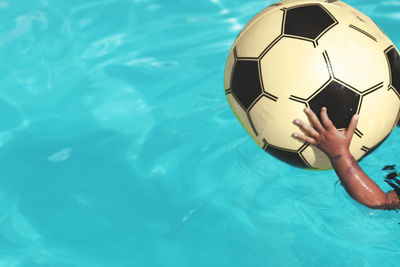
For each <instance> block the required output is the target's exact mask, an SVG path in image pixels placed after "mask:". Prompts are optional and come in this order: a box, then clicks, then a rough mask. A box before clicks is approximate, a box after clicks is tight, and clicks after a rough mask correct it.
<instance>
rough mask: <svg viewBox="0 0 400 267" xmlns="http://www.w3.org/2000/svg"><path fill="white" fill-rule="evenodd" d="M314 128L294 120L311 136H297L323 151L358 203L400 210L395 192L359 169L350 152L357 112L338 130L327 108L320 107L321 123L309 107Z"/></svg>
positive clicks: (308, 110) (399, 200) (308, 115)
mask: <svg viewBox="0 0 400 267" xmlns="http://www.w3.org/2000/svg"><path fill="white" fill-rule="evenodd" d="M305 111H306V114H307V117H308V118H309V119H310V121H311V122H312V125H313V126H312V127H311V126H309V125H307V124H306V123H304V122H303V121H301V120H295V121H294V123H295V124H296V125H298V126H299V127H300V128H301V129H303V130H304V131H305V132H306V133H307V134H308V136H306V135H303V134H299V133H295V134H294V136H295V137H296V138H298V139H301V140H303V141H306V142H308V143H310V144H313V145H315V146H317V147H318V148H320V149H321V150H322V151H324V152H325V153H326V154H327V155H328V157H329V159H330V161H331V163H332V166H333V168H334V169H335V172H336V174H337V175H338V177H339V179H340V181H341V183H342V185H343V187H344V188H345V189H346V191H347V192H348V193H349V195H350V196H351V197H352V198H353V199H355V200H356V201H358V202H359V203H361V204H363V205H365V206H367V207H370V208H373V209H398V208H400V199H399V196H398V195H397V194H396V193H395V191H389V192H387V193H385V192H383V191H382V189H380V188H379V186H378V185H377V184H376V183H375V182H374V181H372V180H371V178H369V177H368V176H367V175H366V174H365V173H364V171H363V170H362V169H361V168H360V166H359V165H358V163H357V161H356V160H355V159H354V157H353V156H352V155H351V154H350V150H349V146H350V142H351V138H352V136H353V134H354V130H355V129H356V126H357V121H358V115H354V116H353V118H352V120H351V122H350V124H349V126H348V128H347V129H346V130H345V131H339V130H337V129H336V128H335V126H334V125H333V123H332V122H331V121H330V119H329V117H328V114H327V111H326V108H322V110H321V119H322V124H321V122H320V121H319V119H318V117H317V116H316V115H315V113H314V112H313V111H312V110H311V109H308V108H307V109H306V110H305Z"/></svg>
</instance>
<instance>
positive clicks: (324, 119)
mask: <svg viewBox="0 0 400 267" xmlns="http://www.w3.org/2000/svg"><path fill="white" fill-rule="evenodd" d="M321 120H322V123H323V124H324V126H325V128H326V129H327V130H328V129H331V128H332V127H335V126H334V125H333V123H332V121H331V120H330V119H329V117H328V113H327V109H326V107H323V108H322V109H321Z"/></svg>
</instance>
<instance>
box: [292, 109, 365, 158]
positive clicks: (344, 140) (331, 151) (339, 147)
mask: <svg viewBox="0 0 400 267" xmlns="http://www.w3.org/2000/svg"><path fill="white" fill-rule="evenodd" d="M305 112H306V114H307V117H308V119H309V120H310V121H311V123H312V125H313V127H312V126H309V125H308V124H306V123H305V122H303V121H301V120H299V119H296V120H294V123H295V124H296V125H297V126H299V127H300V128H301V129H302V130H303V131H304V132H305V133H306V134H307V136H305V135H303V134H300V133H294V134H293V136H294V137H296V138H298V139H300V140H303V141H306V142H308V143H310V144H313V145H315V146H317V147H318V148H320V149H321V150H322V151H324V152H325V153H326V154H327V155H328V156H329V157H330V158H331V159H332V158H341V157H342V156H345V155H346V154H350V151H349V146H350V142H351V138H352V137H353V134H354V131H355V129H356V127H357V122H358V115H357V114H355V115H354V116H353V118H351V121H350V124H349V126H348V127H347V129H346V130H345V131H339V130H338V129H336V128H335V126H334V125H333V123H332V121H331V120H330V119H329V117H328V114H327V112H326V108H325V107H323V108H322V109H321V119H322V124H321V122H320V121H319V119H318V117H317V115H315V113H314V112H313V111H312V110H311V109H309V108H306V109H305Z"/></svg>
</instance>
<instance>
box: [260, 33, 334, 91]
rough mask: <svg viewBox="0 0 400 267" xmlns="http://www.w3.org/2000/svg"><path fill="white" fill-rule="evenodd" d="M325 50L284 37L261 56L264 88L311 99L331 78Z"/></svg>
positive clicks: (309, 43)
mask: <svg viewBox="0 0 400 267" xmlns="http://www.w3.org/2000/svg"><path fill="white" fill-rule="evenodd" d="M322 52H323V51H321V50H320V49H318V48H314V46H313V44H312V43H311V42H308V41H304V40H299V39H293V38H287V37H284V38H283V39H281V40H280V41H279V42H278V43H277V44H276V45H274V46H273V47H272V48H271V50H269V51H268V53H266V54H265V56H264V57H263V58H262V59H261V63H260V66H261V73H262V77H263V83H264V89H265V90H266V91H267V92H269V93H271V94H273V95H275V96H277V97H279V98H289V97H290V95H295V96H297V97H301V98H308V97H309V96H311V95H312V94H313V93H314V92H315V91H316V90H318V88H320V87H321V86H322V85H323V84H324V83H325V82H326V81H328V80H329V71H328V67H327V64H326V62H325V60H324V57H323V54H322Z"/></svg>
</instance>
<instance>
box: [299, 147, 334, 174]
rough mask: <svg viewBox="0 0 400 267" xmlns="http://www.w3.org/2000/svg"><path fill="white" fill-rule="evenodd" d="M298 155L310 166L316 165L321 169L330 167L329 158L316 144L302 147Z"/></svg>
mask: <svg viewBox="0 0 400 267" xmlns="http://www.w3.org/2000/svg"><path fill="white" fill-rule="evenodd" d="M300 155H301V156H302V157H303V158H304V160H306V161H307V163H308V164H309V165H311V166H312V167H317V168H318V169H323V170H327V169H331V168H332V164H331V162H330V160H329V157H328V156H327V155H326V154H325V153H324V152H322V151H321V150H320V149H319V148H317V147H316V146H313V145H309V146H308V147H307V148H306V149H304V150H303V151H302V152H301V153H300Z"/></svg>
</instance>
